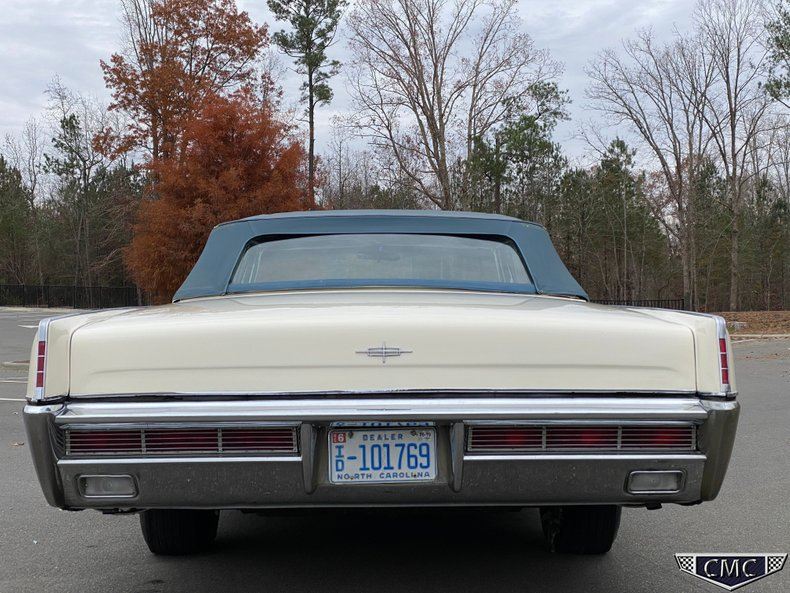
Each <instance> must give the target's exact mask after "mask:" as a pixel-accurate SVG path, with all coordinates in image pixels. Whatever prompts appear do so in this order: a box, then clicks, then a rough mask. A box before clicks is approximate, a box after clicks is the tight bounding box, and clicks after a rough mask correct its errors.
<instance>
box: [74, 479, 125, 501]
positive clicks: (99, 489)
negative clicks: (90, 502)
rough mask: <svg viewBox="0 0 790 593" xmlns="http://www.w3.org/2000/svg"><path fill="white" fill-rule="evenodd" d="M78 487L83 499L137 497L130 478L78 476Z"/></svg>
mask: <svg viewBox="0 0 790 593" xmlns="http://www.w3.org/2000/svg"><path fill="white" fill-rule="evenodd" d="M79 485H80V491H81V492H82V495H83V496H84V497H85V498H118V497H122V498H130V497H132V496H136V495H137V487H136V486H135V483H134V478H132V476H126V475H121V476H102V475H99V476H80V477H79Z"/></svg>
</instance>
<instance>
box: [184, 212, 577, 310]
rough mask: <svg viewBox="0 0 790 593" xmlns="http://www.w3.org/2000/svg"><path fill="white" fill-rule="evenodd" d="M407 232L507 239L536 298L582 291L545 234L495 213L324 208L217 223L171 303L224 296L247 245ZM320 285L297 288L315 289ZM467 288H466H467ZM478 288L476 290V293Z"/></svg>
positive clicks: (538, 226)
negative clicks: (521, 261) (268, 240)
mask: <svg viewBox="0 0 790 593" xmlns="http://www.w3.org/2000/svg"><path fill="white" fill-rule="evenodd" d="M358 233H362V234H365V233H388V234H398V233H412V234H437V235H459V236H464V235H465V236H478V237H486V236H490V237H496V238H500V239H502V238H504V239H509V240H510V241H512V242H513V244H515V246H516V247H517V248H518V250H519V252H520V253H521V256H522V257H523V259H524V262H525V264H526V267H527V270H528V271H529V274H530V276H531V277H532V281H533V284H534V287H530V291H531V292H533V293H537V294H549V295H560V296H577V297H580V298H583V299H587V298H588V297H587V293H586V292H585V291H584V289H582V287H581V286H579V283H578V282H576V280H575V279H574V278H573V276H571V274H570V272H568V269H567V268H566V267H565V265H564V264H563V263H562V260H560V257H559V255H557V252H556V250H555V249H554V246H553V245H552V244H551V239H550V238H549V234H548V233H547V232H546V229H544V228H543V227H542V226H540V225H539V224H535V223H532V222H524V221H522V220H519V219H517V218H511V217H509V216H501V215H497V214H479V213H475V212H444V211H430V210H328V211H316V212H287V213H282V214H270V215H262V216H253V217H251V218H244V219H242V220H235V221H232V222H226V223H223V224H220V225H218V226H217V227H215V228H214V230H213V231H211V235H210V236H209V238H208V241H207V242H206V246H205V247H204V248H203V252H202V253H201V255H200V258H199V259H198V262H197V263H196V264H195V267H194V268H193V269H192V271H191V272H190V274H189V276H188V277H187V279H186V280H185V281H184V284H182V285H181V288H179V289H178V291H177V292H176V294H175V296H174V297H173V300H174V301H179V300H182V299H188V298H195V297H205V296H218V295H222V294H226V293H227V291H228V283H229V281H230V278H231V276H232V275H233V271H234V270H235V268H236V265H237V264H238V262H239V259H240V258H241V256H242V254H243V253H244V251H245V249H246V248H247V246H248V245H249V244H250V243H252V242H255V241H260V240H262V239H265V238H266V237H272V236H276V237H282V238H287V237H289V236H290V237H294V236H311V235H339V234H358ZM320 287H326V285H325V284H318V283H317V284H316V286H304V285H301V286H299V288H320ZM470 288H471V287H470ZM476 288H477V287H475V289H476Z"/></svg>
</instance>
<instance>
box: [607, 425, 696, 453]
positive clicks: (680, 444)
mask: <svg viewBox="0 0 790 593" xmlns="http://www.w3.org/2000/svg"><path fill="white" fill-rule="evenodd" d="M620 438H621V442H620V448H621V449H693V448H694V428H693V427H692V426H623V430H622V435H621V437H620Z"/></svg>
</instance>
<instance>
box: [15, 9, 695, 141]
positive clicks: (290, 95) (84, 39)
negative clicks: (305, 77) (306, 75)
mask: <svg viewBox="0 0 790 593" xmlns="http://www.w3.org/2000/svg"><path fill="white" fill-rule="evenodd" d="M238 4H239V6H240V8H242V9H243V10H247V11H248V12H249V13H250V16H251V17H252V18H253V19H254V20H256V21H257V22H259V23H260V22H267V23H269V28H270V30H271V31H276V30H278V29H280V28H281V27H282V24H281V23H277V22H276V21H274V19H273V18H272V17H271V13H270V12H269V11H268V9H267V8H266V2H265V0H239V2H238ZM519 10H520V15H521V17H522V19H523V21H524V27H525V30H526V31H528V32H529V33H530V34H531V35H532V36H533V38H534V39H535V42H536V45H537V46H538V47H541V48H546V49H548V50H549V51H551V53H552V55H553V56H554V57H555V58H556V59H558V60H560V61H562V62H564V63H565V73H564V74H563V76H562V78H561V80H560V84H561V86H562V87H563V88H566V89H568V90H569V92H570V95H571V98H572V99H573V104H572V106H571V115H572V118H573V119H572V121H571V122H568V123H565V124H563V125H562V127H561V128H560V129H559V131H558V134H559V139H560V140H561V141H562V142H563V144H564V145H565V147H566V150H568V151H569V152H570V154H571V155H572V156H578V155H580V154H581V153H582V152H583V151H584V147H583V145H581V143H580V142H579V141H578V140H576V139H574V138H573V136H574V131H575V130H576V128H577V127H578V125H579V123H580V122H582V121H585V120H587V119H589V117H590V115H591V114H590V113H589V112H588V111H587V110H586V108H585V100H584V89H585V87H586V77H585V74H584V67H585V65H586V64H587V62H588V61H589V59H590V58H591V57H592V56H594V55H595V54H596V53H597V52H598V51H600V50H601V49H603V48H604V47H610V46H617V45H618V44H619V43H620V41H621V40H622V39H624V38H627V37H629V36H632V35H633V33H634V31H635V30H636V29H637V28H641V27H648V26H651V27H653V28H654V29H655V31H656V33H657V34H658V35H660V36H669V35H670V34H671V32H672V29H673V27H674V26H675V25H678V26H679V27H680V28H683V27H684V25H685V23H687V22H688V19H689V17H690V15H691V12H692V10H693V2H690V1H689V0H521V4H520V6H519ZM119 16H120V4H119V1H118V0H3V6H2V12H0V74H2V79H1V80H2V85H0V136H2V135H3V134H5V133H8V132H10V133H15V132H17V131H18V130H20V129H21V127H22V126H23V125H24V122H25V121H26V120H27V119H28V118H29V117H30V116H33V115H38V114H40V113H41V110H42V108H43V107H44V105H45V102H46V96H45V94H44V91H45V90H46V88H47V85H48V84H49V83H50V82H51V81H52V79H53V78H54V77H55V76H56V75H57V76H59V77H60V78H61V80H62V82H63V83H64V84H65V85H66V86H68V87H70V88H73V89H75V90H79V91H80V92H83V93H87V94H91V95H95V96H97V97H99V98H100V99H103V100H109V95H108V93H107V91H106V89H105V88H104V83H103V80H102V76H101V71H100V69H99V60H100V59H102V58H106V57H107V56H109V55H110V54H111V53H112V52H113V51H115V50H116V49H117V48H118V46H119V40H120V33H121V31H120V22H119ZM331 53H332V57H336V58H338V59H340V60H341V61H343V60H345V59H347V58H348V57H349V56H348V49H347V47H346V42H345V40H344V39H342V38H340V39H339V40H338V42H337V44H336V45H335V47H333V48H332V50H331ZM283 64H284V65H286V66H288V67H289V70H288V71H287V75H286V76H285V78H284V80H283V84H284V87H285V91H286V106H287V107H292V108H295V109H298V108H300V107H299V106H298V95H299V85H300V84H301V80H300V77H299V76H298V75H297V74H296V73H295V72H293V70H291V69H290V68H291V63H290V61H289V59H288V58H285V57H283ZM333 86H334V89H335V98H334V101H333V102H332V105H331V106H329V107H324V108H320V109H319V112H318V118H317V119H318V125H319V126H320V128H321V129H322V130H326V131H328V130H329V126H330V119H331V117H332V116H333V115H337V114H342V113H343V112H344V111H346V110H348V109H349V105H350V96H349V95H348V92H347V89H346V85H345V84H344V83H343V79H342V75H341V76H340V77H338V78H337V79H336V80H335V82H334V85H333ZM327 141H328V140H327V134H322V139H321V140H320V141H319V149H321V148H323V147H324V146H325V145H326V143H327Z"/></svg>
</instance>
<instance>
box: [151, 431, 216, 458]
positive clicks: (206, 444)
mask: <svg viewBox="0 0 790 593" xmlns="http://www.w3.org/2000/svg"><path fill="white" fill-rule="evenodd" d="M218 448H219V433H218V432H217V431H216V430H215V429H202V428H198V429H189V430H167V429H154V430H146V431H145V449H146V451H151V452H152V453H153V452H163V451H191V452H214V451H217V450H218Z"/></svg>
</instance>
